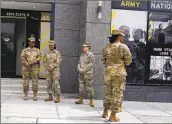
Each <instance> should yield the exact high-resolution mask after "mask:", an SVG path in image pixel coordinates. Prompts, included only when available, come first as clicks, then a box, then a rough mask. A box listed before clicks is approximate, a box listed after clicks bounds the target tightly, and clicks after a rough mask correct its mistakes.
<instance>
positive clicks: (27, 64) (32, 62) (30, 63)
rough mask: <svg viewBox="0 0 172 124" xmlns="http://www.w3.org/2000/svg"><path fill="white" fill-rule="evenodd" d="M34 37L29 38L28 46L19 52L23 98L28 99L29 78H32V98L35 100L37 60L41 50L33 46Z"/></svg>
mask: <svg viewBox="0 0 172 124" xmlns="http://www.w3.org/2000/svg"><path fill="white" fill-rule="evenodd" d="M34 46H35V38H34V37H31V38H29V47H28V48H25V49H23V51H22V53H21V63H22V76H23V81H24V82H23V92H24V98H23V99H24V100H27V99H28V91H29V80H30V77H31V79H32V90H33V100H34V101H37V92H38V75H39V61H40V57H41V52H40V50H39V49H38V48H35V47H34Z"/></svg>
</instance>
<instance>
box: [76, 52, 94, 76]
mask: <svg viewBox="0 0 172 124" xmlns="http://www.w3.org/2000/svg"><path fill="white" fill-rule="evenodd" d="M94 60H95V57H94V55H93V53H92V52H88V53H87V54H85V53H82V54H81V56H80V59H79V62H78V70H79V69H83V70H84V73H93V64H94Z"/></svg>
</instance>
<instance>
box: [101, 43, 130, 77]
mask: <svg viewBox="0 0 172 124" xmlns="http://www.w3.org/2000/svg"><path fill="white" fill-rule="evenodd" d="M102 54H103V55H102V62H103V64H105V71H109V72H106V73H109V74H110V73H113V74H115V75H120V76H127V73H126V69H125V66H126V65H130V64H131V62H132V55H131V53H130V50H129V48H128V47H127V45H125V44H122V43H112V44H108V45H106V47H105V48H104V49H103V51H102Z"/></svg>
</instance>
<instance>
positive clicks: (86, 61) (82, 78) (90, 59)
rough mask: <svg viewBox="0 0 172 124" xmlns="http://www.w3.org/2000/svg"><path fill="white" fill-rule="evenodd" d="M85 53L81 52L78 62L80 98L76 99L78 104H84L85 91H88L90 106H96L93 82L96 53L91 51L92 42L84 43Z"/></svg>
mask: <svg viewBox="0 0 172 124" xmlns="http://www.w3.org/2000/svg"><path fill="white" fill-rule="evenodd" d="M82 47H83V52H84V53H83V54H81V56H80V59H79V62H78V72H79V77H78V80H79V100H78V101H76V102H75V103H76V104H83V98H84V92H85V89H86V92H87V93H88V97H89V98H90V106H91V107H94V103H93V98H94V92H93V88H92V83H93V64H94V60H95V58H94V55H93V53H92V52H90V51H89V49H90V47H91V46H90V44H89V43H88V42H86V43H84V44H83V45H82Z"/></svg>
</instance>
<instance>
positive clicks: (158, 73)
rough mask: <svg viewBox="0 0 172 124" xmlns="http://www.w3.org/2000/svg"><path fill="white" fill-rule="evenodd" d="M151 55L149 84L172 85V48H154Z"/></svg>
mask: <svg viewBox="0 0 172 124" xmlns="http://www.w3.org/2000/svg"><path fill="white" fill-rule="evenodd" d="M150 54H151V56H150V72H149V82H150V83H152V84H154V83H169V84H172V48H169V47H166V48H158V47H157V48H153V49H152V50H151V51H150Z"/></svg>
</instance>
